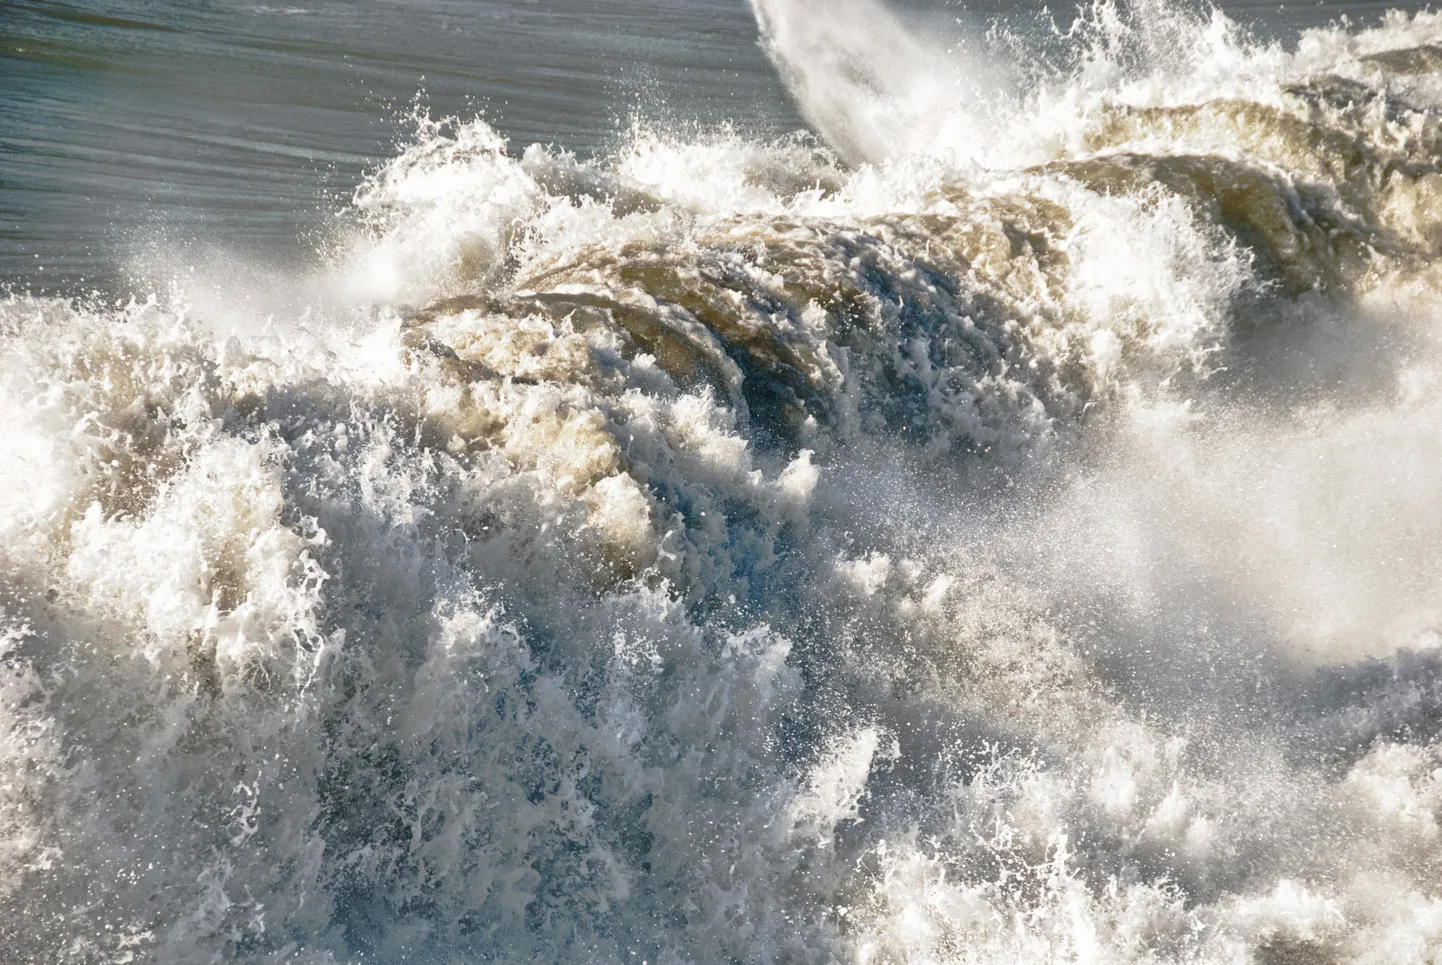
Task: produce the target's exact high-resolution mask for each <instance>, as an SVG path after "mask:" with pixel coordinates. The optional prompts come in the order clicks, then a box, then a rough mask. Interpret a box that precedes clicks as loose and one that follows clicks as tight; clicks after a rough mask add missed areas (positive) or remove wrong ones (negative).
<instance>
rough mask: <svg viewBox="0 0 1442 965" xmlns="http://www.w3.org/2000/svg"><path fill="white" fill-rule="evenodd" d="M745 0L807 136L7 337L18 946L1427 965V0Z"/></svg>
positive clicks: (268, 956) (4, 920)
mask: <svg viewBox="0 0 1442 965" xmlns="http://www.w3.org/2000/svg"><path fill="white" fill-rule="evenodd" d="M754 6H755V9H756V13H757V18H758V22H759V23H760V25H761V28H762V32H763V39H764V41H765V43H766V44H767V47H768V50H769V51H770V53H771V55H772V57H773V59H774V60H775V62H776V63H777V65H778V67H779V69H780V70H781V71H782V72H783V75H784V76H785V77H786V78H787V80H788V83H789V84H790V85H791V86H792V89H793V91H794V92H795V95H796V97H797V100H798V102H799V103H800V104H801V106H802V107H803V109H804V111H805V112H806V114H807V116H808V118H809V119H810V120H811V121H812V123H813V124H814V126H815V129H816V130H817V132H819V134H820V135H821V136H822V138H824V140H814V139H812V138H811V137H809V136H798V137H796V138H793V139H790V140H786V141H782V142H777V143H757V142H753V141H749V140H747V139H745V138H743V137H741V136H739V135H736V134H732V133H727V132H725V131H720V132H715V133H711V134H693V135H689V136H686V137H675V136H664V135H661V134H658V133H655V132H652V131H649V130H648V129H646V128H645V127H643V126H638V127H637V128H636V129H635V130H634V131H633V133H632V135H631V136H630V138H629V139H628V140H627V142H626V144H625V146H624V147H623V148H622V149H620V150H618V151H617V152H616V153H615V154H614V155H613V156H610V157H607V158H603V159H599V160H593V161H583V160H578V159H577V158H575V157H573V156H571V155H569V154H567V153H565V152H562V151H557V150H548V149H544V148H541V147H537V146H533V147H530V148H527V149H526V150H524V151H523V152H521V153H519V154H513V153H510V152H509V151H508V150H507V147H506V145H505V144H504V142H503V141H502V140H501V139H500V138H499V137H498V136H497V135H496V134H495V132H494V131H493V130H492V129H491V128H489V127H488V126H487V125H486V124H485V123H483V122H480V121H470V122H434V123H432V122H426V123H424V124H423V125H422V126H421V130H420V132H419V134H418V136H417V137H416V139H415V141H414V143H413V144H412V145H411V146H410V147H408V148H407V149H406V150H405V151H404V152H403V153H401V154H400V155H399V156H398V157H396V158H395V159H394V160H392V161H391V162H389V163H388V164H386V165H385V166H384V167H382V168H381V169H380V170H379V171H377V172H376V173H375V174H374V175H373V176H372V177H371V178H370V179H369V180H368V181H367V183H366V184H365V185H364V186H363V187H362V188H361V190H360V191H359V192H358V193H357V195H356V198H355V201H354V204H353V206H352V209H351V211H350V212H349V214H348V216H347V224H348V225H349V228H348V229H347V231H346V233H345V234H344V237H342V238H340V239H339V240H338V241H337V243H336V245H335V249H334V251H333V253H332V257H331V259H330V262H329V264H328V267H327V268H326V269H325V271H324V272H321V273H320V274H318V275H313V276H308V277H289V278H287V277H276V276H275V275H269V276H267V275H266V274H265V273H264V272H261V271H259V270H254V271H252V270H250V269H247V268H246V267H245V266H243V265H239V264H234V263H223V262H218V263H216V264H214V265H211V266H210V267H209V268H207V269H206V270H205V271H202V272H199V273H198V274H197V275H194V276H192V275H188V274H187V275H184V276H182V277H183V280H182V281H178V282H176V283H175V284H174V285H173V286H171V287H169V288H168V289H166V290H165V292H164V294H161V295H156V296H152V297H150V298H148V299H145V300H133V301H131V302H129V303H128V304H125V305H121V306H107V305H103V304H94V303H87V302H84V301H80V300H73V301H65V300H56V299H41V298H32V297H28V296H22V295H12V296H10V297H9V298H8V300H6V301H5V302H3V304H0V338H3V341H0V393H3V405H4V411H5V413H6V415H5V419H6V431H5V432H4V433H3V434H0V477H3V483H0V534H3V550H0V625H3V630H0V664H3V668H4V675H3V678H0V694H3V697H4V699H3V701H0V778H3V779H0V940H3V945H4V947H5V948H6V949H7V952H6V958H7V960H8V961H13V962H17V963H18V962H42V961H43V962H59V961H65V962H71V961H73V962H124V961H157V962H201V961H252V962H269V961H273V962H282V961H284V962H309V963H326V962H358V961H379V962H402V961H413V962H432V961H434V962H460V961H467V962H470V961H488V960H498V959H501V960H514V961H532V960H534V961H554V962H572V961H574V962H588V963H590V962H625V963H632V962H643V961H645V962H651V963H683V962H696V963H700V962H725V961H731V962H778V963H780V962H817V963H823V962H840V961H848V962H850V961H855V962H864V963H883V962H914V963H917V962H937V963H941V962H947V963H951V962H957V963H961V962H967V963H993V962H1072V961H1075V962H1117V963H1120V962H1128V963H1142V962H1196V963H1247V962H1256V963H1260V965H1284V963H1286V965H1292V963H1321V965H1328V963H1343V962H1347V963H1378V965H1383V963H1385V965H1401V963H1409V962H1415V963H1425V962H1434V961H1436V960H1437V959H1438V957H1439V956H1442V878H1439V876H1438V874H1437V869H1438V868H1439V867H1442V831H1439V822H1442V636H1439V633H1442V555H1439V553H1438V547H1439V546H1442V431H1439V429H1442V345H1439V338H1438V332H1439V328H1438V325H1439V323H1442V312H1439V308H1438V305H1439V293H1442V279H1439V276H1438V270H1439V269H1438V258H1439V254H1442V73H1439V71H1442V17H1439V16H1438V15H1436V14H1419V15H1417V16H1415V17H1411V18H1408V17H1403V16H1400V15H1394V16H1390V17H1389V18H1388V19H1387V20H1386V21H1385V23H1383V24H1382V25H1381V26H1379V27H1376V28H1374V29H1368V30H1360V31H1356V30H1349V29H1345V28H1342V27H1337V28H1331V29H1327V30H1322V31H1314V32H1310V33H1308V34H1305V35H1304V36H1302V37H1301V38H1300V41H1299V43H1298V45H1297V47H1296V49H1295V50H1290V51H1289V50H1285V49H1283V48H1281V47H1276V46H1267V45H1263V44H1260V43H1258V42H1256V41H1253V40H1251V39H1249V38H1248V37H1247V36H1246V35H1245V34H1244V33H1243V32H1242V31H1241V30H1239V29H1238V28H1237V27H1236V26H1234V25H1233V24H1231V23H1230V22H1228V21H1227V20H1226V19H1225V18H1223V17H1222V16H1221V15H1220V14H1215V13H1214V14H1210V15H1207V16H1199V15H1192V14H1189V13H1187V12H1185V11H1182V10H1177V9H1172V8H1164V7H1159V6H1155V5H1148V4H1140V5H1136V6H1132V7H1129V8H1120V7H1115V6H1111V5H1107V4H1103V5H1101V6H1097V7H1095V8H1093V9H1092V10H1090V11H1089V12H1088V13H1087V14H1086V15H1085V16H1083V18H1082V19H1081V20H1080V21H1078V22H1077V23H1076V24H1075V25H1073V26H1072V27H1071V28H1070V29H1069V30H1067V31H1063V32H1058V33H1056V34H1055V35H1054V36H1052V38H1051V39H1050V40H1049V41H1045V42H1037V41H1026V42H1023V41H1022V40H1020V39H1018V38H1017V37H1015V36H1011V35H1009V34H1006V33H1005V32H1003V31H996V32H994V33H993V34H992V35H991V36H990V38H989V39H988V40H986V41H985V42H983V41H975V42H973V44H972V47H973V48H975V49H973V50H960V51H959V50H958V48H957V47H956V46H955V45H953V47H952V48H950V49H947V48H945V47H944V46H938V45H934V44H931V43H929V42H927V41H925V40H923V39H920V38H917V37H916V36H915V35H914V34H913V33H911V32H910V31H908V30H907V28H906V27H905V26H904V25H902V24H901V23H900V22H898V21H896V20H894V19H892V18H891V17H890V16H889V15H887V14H886V13H885V12H884V11H882V10H880V9H879V8H877V7H875V6H873V5H872V4H871V3H869V2H863V0H847V2H845V3H839V4H837V5H836V6H835V8H834V9H830V8H829V9H828V13H827V17H826V18H825V22H824V24H821V25H818V21H817V16H816V13H815V11H814V10H812V9H811V8H810V7H809V6H806V5H803V4H800V3H792V2H783V0H754ZM861 38H864V39H865V42H862V39H861ZM988 58H990V60H988ZM989 62H990V63H994V64H1002V63H1005V64H1006V69H1005V70H1002V69H1000V68H998V69H996V70H991V69H983V68H984V66H985V65H986V64H987V63H989Z"/></svg>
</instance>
